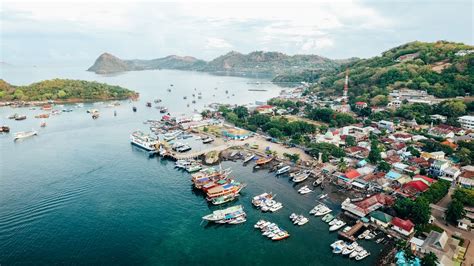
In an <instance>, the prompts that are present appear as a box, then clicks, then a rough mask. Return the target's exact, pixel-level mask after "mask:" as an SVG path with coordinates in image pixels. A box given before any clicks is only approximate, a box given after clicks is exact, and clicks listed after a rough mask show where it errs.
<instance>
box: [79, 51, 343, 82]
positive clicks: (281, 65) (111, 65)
mask: <svg viewBox="0 0 474 266" xmlns="http://www.w3.org/2000/svg"><path fill="white" fill-rule="evenodd" d="M339 64H340V63H339V62H338V61H334V60H331V59H328V58H325V57H321V56H318V55H293V56H290V55H286V54H283V53H278V52H263V51H256V52H252V53H249V54H241V53H238V52H234V51H233V52H229V53H227V54H225V55H222V56H219V57H217V58H215V59H213V60H211V61H209V62H206V61H204V60H200V59H196V58H194V57H191V56H184V57H181V56H175V55H173V56H167V57H164V58H157V59H152V60H138V59H135V60H122V59H120V58H118V57H116V56H113V55H111V54H109V53H104V54H102V55H100V56H99V57H98V58H97V59H96V61H95V63H94V64H93V65H92V66H91V67H90V68H89V69H88V71H92V72H95V73H97V74H108V73H114V72H123V71H137V70H146V69H180V70H193V71H204V72H210V73H218V74H227V75H237V76H240V75H255V74H257V75H258V74H266V75H269V76H272V77H273V76H275V75H278V74H282V73H297V72H301V71H303V70H305V69H318V70H327V69H334V68H335V67H337V66H338V65H339Z"/></svg>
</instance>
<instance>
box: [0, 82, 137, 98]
mask: <svg viewBox="0 0 474 266" xmlns="http://www.w3.org/2000/svg"><path fill="white" fill-rule="evenodd" d="M136 96H137V93H136V92H133V91H131V90H128V89H125V88H122V87H120V86H112V85H107V84H104V83H99V82H92V81H84V80H70V79H52V80H44V81H40V82H37V83H32V84H30V85H27V86H14V85H11V84H9V83H7V82H6V81H4V80H3V79H0V101H45V100H57V101H64V102H67V101H77V100H81V101H95V100H123V99H128V98H133V97H136Z"/></svg>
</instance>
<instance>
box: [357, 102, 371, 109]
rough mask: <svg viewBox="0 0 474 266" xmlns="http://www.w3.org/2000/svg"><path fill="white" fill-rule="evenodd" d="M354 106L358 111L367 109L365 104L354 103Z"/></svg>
mask: <svg viewBox="0 0 474 266" xmlns="http://www.w3.org/2000/svg"><path fill="white" fill-rule="evenodd" d="M355 106H356V108H358V109H363V108H367V107H368V105H367V103H366V102H356V103H355Z"/></svg>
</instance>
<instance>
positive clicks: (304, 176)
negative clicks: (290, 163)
mask: <svg viewBox="0 0 474 266" xmlns="http://www.w3.org/2000/svg"><path fill="white" fill-rule="evenodd" d="M310 175H311V172H309V171H307V172H303V173H300V174H298V175H295V176H294V177H293V179H292V181H293V182H295V183H299V182H303V181H305V180H306V179H308V177H309V176H310Z"/></svg>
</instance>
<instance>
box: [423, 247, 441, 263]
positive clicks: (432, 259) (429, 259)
mask: <svg viewBox="0 0 474 266" xmlns="http://www.w3.org/2000/svg"><path fill="white" fill-rule="evenodd" d="M438 262H439V259H438V257H437V256H436V254H434V253H433V252H431V251H430V253H428V254H426V255H425V256H423V258H421V265H423V266H436V265H438Z"/></svg>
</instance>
